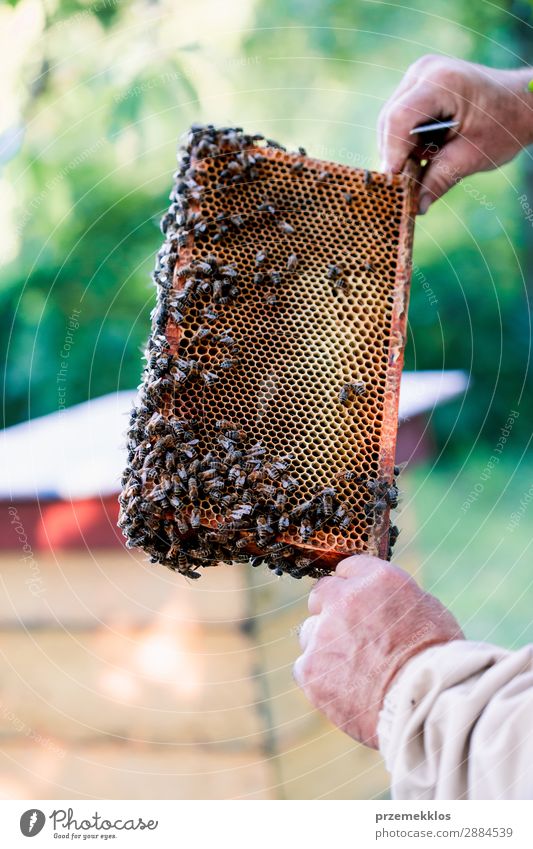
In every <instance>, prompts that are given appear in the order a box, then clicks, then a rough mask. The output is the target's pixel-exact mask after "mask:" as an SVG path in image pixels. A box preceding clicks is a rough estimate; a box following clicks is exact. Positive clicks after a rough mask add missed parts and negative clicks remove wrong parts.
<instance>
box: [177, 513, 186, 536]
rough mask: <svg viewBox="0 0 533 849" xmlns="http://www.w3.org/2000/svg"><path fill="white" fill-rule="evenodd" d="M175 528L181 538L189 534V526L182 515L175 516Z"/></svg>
mask: <svg viewBox="0 0 533 849" xmlns="http://www.w3.org/2000/svg"><path fill="white" fill-rule="evenodd" d="M176 526H177V528H178V531H179V532H180V534H182V535H183V536H185V535H186V534H188V533H189V525H188V523H187V519H186V518H185V516H184V515H183V513H177V514H176Z"/></svg>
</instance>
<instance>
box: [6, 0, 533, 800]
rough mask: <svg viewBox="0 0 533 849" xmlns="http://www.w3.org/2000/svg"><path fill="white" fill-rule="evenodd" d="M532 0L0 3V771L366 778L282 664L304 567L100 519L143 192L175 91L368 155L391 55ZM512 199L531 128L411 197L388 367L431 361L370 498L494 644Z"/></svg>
mask: <svg viewBox="0 0 533 849" xmlns="http://www.w3.org/2000/svg"><path fill="white" fill-rule="evenodd" d="M532 8H533V7H532V5H531V4H530V3H529V2H511V0H509V2H506V0H500V2H490V3H489V2H485V0H476V2H474V3H469V4H465V3H464V2H462V0H435V2H432V3H427V2H424V3H423V2H421V0H412V2H410V3H409V5H403V4H401V3H388V2H377V0H376V2H374V0H371V1H370V2H368V0H349V2H348V0H323V2H315V0H235V1H234V2H226V3H223V2H219V0H195V2H191V3H185V2H182V0H152V2H146V1H143V2H141V0H139V2H126V0H122V2H120V0H101V2H98V0H96V2H94V3H91V2H87V3H84V2H53V0H50V2H43V1H42V0H22V2H10V3H5V4H4V5H3V6H1V7H0V55H1V56H2V73H1V74H0V103H1V104H2V110H1V112H0V122H1V123H0V234H1V236H0V299H1V315H2V321H1V323H0V344H1V346H2V353H3V360H4V362H5V369H4V373H3V377H4V383H3V397H4V405H3V415H4V425H5V426H6V427H7V428H8V430H7V431H6V441H5V444H4V445H5V446H7V447H4V454H3V455H2V456H3V460H2V464H3V467H4V469H6V468H7V469H8V472H9V474H8V479H7V480H5V481H4V483H3V484H2V491H1V493H0V495H1V498H2V503H1V505H0V515H1V516H2V530H1V532H0V546H1V551H0V558H1V560H0V564H1V568H0V578H1V580H2V593H1V594H0V630H1V633H0V663H1V675H0V734H1V738H2V744H1V746H0V796H4V797H6V798H41V799H43V798H59V799H62V798H91V797H94V798H141V799H142V798H176V799H178V798H187V799H188V798H191V799H193V798H260V799H270V798H283V799H292V798H298V799H308V798H332V799H336V798H338V799H340V798H374V797H380V798H386V797H387V793H388V780H387V774H386V771H385V769H384V767H383V764H382V762H381V760H380V757H379V755H377V754H376V753H374V752H370V751H368V750H366V749H363V748H362V747H360V746H358V745H356V744H355V743H353V741H351V740H350V739H349V738H348V737H346V736H345V735H343V734H342V733H341V732H339V731H337V730H336V729H334V728H333V727H332V726H331V725H329V724H328V723H327V722H326V721H325V720H324V719H322V718H321V717H320V716H319V715H318V714H317V713H315V712H314V711H313V710H312V709H311V707H310V706H309V705H308V703H307V702H306V700H305V698H304V697H303V696H302V695H301V694H300V693H299V692H298V691H297V689H296V688H295V685H294V683H293V681H292V677H291V666H292V662H293V661H294V659H295V657H296V655H297V653H298V641H297V637H296V630H295V629H296V626H297V624H298V623H299V622H300V621H301V620H302V619H303V618H304V616H305V597H306V593H307V592H308V591H309V588H310V583H307V584H306V583H305V582H303V581H302V582H296V581H292V580H291V579H289V578H282V579H277V578H274V577H272V576H271V575H270V573H266V570H265V571H261V570H251V569H248V568H247V567H245V566H242V565H241V566H236V567H221V568H220V569H217V570H210V572H209V573H207V574H206V575H204V576H203V577H202V580H201V581H198V582H195V583H194V585H193V584H192V583H187V582H186V581H184V580H182V579H180V578H179V577H177V576H175V575H173V574H171V573H170V572H166V571H165V570H163V569H161V568H159V567H158V568H154V567H151V566H149V565H148V564H147V563H146V561H145V558H144V557H143V556H142V555H141V554H138V553H132V552H128V551H126V550H125V549H124V548H123V547H122V543H121V538H120V534H119V532H118V531H117V530H116V528H115V522H116V491H117V488H118V483H119V481H118V472H117V471H116V469H118V468H120V463H121V459H120V455H119V443H120V441H121V437H120V434H121V432H122V431H123V430H124V428H125V427H126V423H127V416H126V415H124V413H125V412H127V410H128V406H129V399H130V398H133V395H134V389H135V387H136V385H137V383H138V382H139V376H140V370H141V350H142V347H143V343H144V342H145V340H146V337H147V334H148V330H149V314H150V310H151V309H152V307H153V303H154V291H153V289H152V286H151V283H150V272H151V270H152V268H153V262H154V254H155V252H156V250H157V248H158V247H159V244H160V242H161V234H160V231H159V229H158V222H159V218H160V216H161V214H162V213H163V211H164V210H165V208H166V206H167V205H168V193H169V190H170V186H171V181H172V172H173V171H174V168H175V150H176V144H177V140H178V137H179V136H180V135H181V134H182V133H183V132H184V131H185V130H186V129H187V127H188V125H189V124H190V123H192V122H193V121H198V120H201V121H206V122H213V123H219V124H223V125H228V124H232V125H239V126H243V127H244V128H246V129H247V130H249V131H251V132H261V133H264V134H265V135H266V136H269V137H273V138H276V139H278V140H279V141H281V142H282V143H284V144H285V145H287V146H289V147H297V146H298V145H303V146H305V147H306V148H307V150H308V152H309V153H310V154H311V155H314V156H318V157H321V158H324V159H331V160H336V161H340V162H344V163H347V164H352V165H355V166H361V167H373V168H377V167H378V166H379V162H378V158H377V149H376V133H375V124H376V118H377V115H378V112H379V109H380V107H381V106H382V105H383V103H384V101H385V100H386V99H387V98H388V97H389V96H390V94H391V93H392V91H393V90H394V88H395V86H396V85H397V84H398V82H399V81H400V79H401V76H402V73H403V71H404V70H405V69H406V67H407V66H408V65H409V64H410V63H411V62H412V61H414V60H415V59H416V58H417V57H419V56H420V55H422V54H424V53H427V52H438V53H443V54H446V55H456V56H460V57H462V58H465V59H470V60H475V61H480V62H484V63H487V64H491V65H496V66H501V67H519V66H521V65H523V64H524V62H525V63H532V62H533V29H532V25H533V18H532V14H531V12H532ZM532 222H533V168H532V167H531V157H530V155H529V154H528V153H524V154H522V155H521V157H519V158H518V159H517V160H516V161H515V162H513V163H511V164H510V165H508V166H506V167H505V168H503V169H501V170H500V171H498V172H493V173H491V174H486V175H478V176H475V177H472V178H468V179H467V180H465V181H463V183H461V184H460V185H459V186H457V187H456V188H455V189H454V190H453V191H452V192H451V193H450V194H449V195H447V196H446V198H445V199H444V200H443V201H441V202H439V204H437V206H436V207H435V208H432V209H431V210H430V212H429V213H428V215H427V216H425V217H423V218H420V219H419V220H418V222H417V232H416V243H415V256H414V274H413V288H412V299H411V308H410V315H409V342H408V350H407V357H406V367H407V369H408V370H409V371H410V372H415V374H417V375H419V376H420V374H421V373H422V372H426V371H428V370H432V371H433V372H435V374H434V375H433V376H432V377H431V380H430V381H429V382H427V384H424V389H423V391H422V395H423V397H422V403H418V404H414V406H413V405H412V406H409V405H408V404H407V401H406V398H407V395H406V394H405V393H404V397H403V402H404V407H405V416H406V418H407V420H406V421H404V423H403V424H402V428H401V452H402V453H401V457H400V459H401V460H403V461H406V466H405V468H404V470H403V473H402V475H401V490H402V499H401V505H400V509H399V510H398V515H397V520H396V521H397V524H398V525H399V527H400V528H401V535H400V538H399V541H398V544H397V560H398V561H399V562H400V563H401V564H402V565H404V566H405V567H406V568H408V569H409V570H410V571H411V572H412V573H413V574H415V575H416V576H417V578H418V579H419V580H420V581H421V582H422V583H423V584H424V585H425V586H426V587H427V588H429V589H431V590H432V591H433V592H435V593H436V594H438V595H439V597H440V598H441V599H442V600H443V601H444V602H445V603H447V604H448V605H449V606H450V607H451V608H452V610H453V611H454V612H455V614H456V615H457V616H458V617H459V619H460V620H461V622H462V623H463V625H464V628H465V631H466V633H467V635H468V636H469V637H472V638H475V639H486V640H489V641H493V642H498V643H500V644H504V645H506V646H509V647H513V646H518V645H522V644H523V643H525V642H527V641H530V640H532V639H533V622H532V614H531V610H532V607H533V606H532V603H531V599H532V594H533V589H532V587H531V581H532V578H531V575H532V570H531V565H530V564H531V561H532V552H531V550H530V548H531V546H530V543H531V528H532V526H533V506H531V502H533V463H532V461H531V459H530V440H531V420H532V417H533V394H532V391H531V390H532V387H531V378H530V375H529V371H528V369H529V357H530V341H531V328H530V310H529V296H530V293H531V291H532V289H533V232H532V227H533V223H532ZM65 346H67V347H65ZM65 350H67V351H68V358H67V359H68V367H67V368H63V372H64V374H62V375H61V377H62V378H63V379H59V377H58V376H59V375H60V372H61V369H62V366H61V363H62V362H64V357H63V352H64V351H65ZM461 375H462V377H461ZM454 376H455V378H454ZM463 377H464V380H463ZM453 379H457V380H458V383H457V384H456V385H455V384H454V386H455V389H453V391H451V390H450V391H444V390H442V387H444V386H445V387H448V389H450V386H451V384H450V380H452V383H453ZM467 382H468V388H467V389H466V390H465V385H466V383H467ZM436 390H438V391H436ZM441 390H442V391H441ZM406 392H407V390H406ZM117 393H119V394H117ZM123 393H125V394H123ZM102 396H108V398H107V401H105V403H104V402H95V401H94V399H99V398H102ZM446 396H447V397H448V400H447V401H446V400H445V398H446ZM452 396H453V397H452ZM450 398H451V400H450ZM125 399H126V400H125ZM88 401H91V402H92V403H89V404H87V405H86V406H84V407H80V408H77V407H76V405H79V404H85V403H86V402H88ZM418 401H419V402H420V398H419V399H418ZM71 408H75V409H74V410H73V411H71ZM64 410H67V412H64ZM69 411H71V412H72V416H71V417H70V418H69ZM45 416H46V417H47V418H45V419H43V418H42V417H45ZM29 421H31V424H25V425H23V424H22V423H25V422H26V423H27V422H29ZM121 422H122V424H121ZM117 423H118V424H117ZM14 426H18V427H14ZM116 458H118V465H117V462H116Z"/></svg>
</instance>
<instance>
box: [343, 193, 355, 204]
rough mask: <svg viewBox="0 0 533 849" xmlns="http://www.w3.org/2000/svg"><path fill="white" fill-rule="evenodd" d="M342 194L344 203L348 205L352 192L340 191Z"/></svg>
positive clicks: (350, 201)
mask: <svg viewBox="0 0 533 849" xmlns="http://www.w3.org/2000/svg"><path fill="white" fill-rule="evenodd" d="M342 196H343V198H344V200H345V201H346V203H347V204H348V206H350V204H351V203H352V201H353V195H352V193H351V192H342Z"/></svg>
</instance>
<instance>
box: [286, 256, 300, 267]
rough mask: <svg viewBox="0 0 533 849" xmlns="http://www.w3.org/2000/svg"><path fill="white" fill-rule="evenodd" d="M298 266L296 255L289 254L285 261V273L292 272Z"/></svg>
mask: <svg viewBox="0 0 533 849" xmlns="http://www.w3.org/2000/svg"><path fill="white" fill-rule="evenodd" d="M297 265H298V257H297V256H296V254H291V255H290V257H289V258H288V260H287V271H294V270H295V268H296V267H297Z"/></svg>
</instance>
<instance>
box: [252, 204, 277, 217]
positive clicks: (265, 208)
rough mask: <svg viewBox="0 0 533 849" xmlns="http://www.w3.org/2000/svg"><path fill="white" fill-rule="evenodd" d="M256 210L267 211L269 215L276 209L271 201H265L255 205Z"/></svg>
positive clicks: (273, 213) (274, 212)
mask: <svg viewBox="0 0 533 849" xmlns="http://www.w3.org/2000/svg"><path fill="white" fill-rule="evenodd" d="M257 211H258V212H269V213H270V215H275V214H276V211H277V210H276V207H275V206H273V205H272V204H271V203H268V202H265V203H260V204H259V206H258V207H257Z"/></svg>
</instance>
